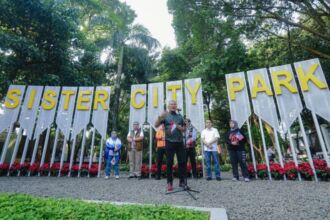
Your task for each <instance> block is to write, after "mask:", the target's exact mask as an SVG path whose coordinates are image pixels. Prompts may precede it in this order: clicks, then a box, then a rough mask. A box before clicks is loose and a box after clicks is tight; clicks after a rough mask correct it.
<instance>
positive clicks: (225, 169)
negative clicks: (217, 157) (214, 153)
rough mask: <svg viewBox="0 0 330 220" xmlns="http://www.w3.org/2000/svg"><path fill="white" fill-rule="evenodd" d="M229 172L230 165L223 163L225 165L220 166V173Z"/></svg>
mask: <svg viewBox="0 0 330 220" xmlns="http://www.w3.org/2000/svg"><path fill="white" fill-rule="evenodd" d="M230 170H231V165H230V164H228V163H225V164H223V165H221V171H222V172H228V171H230Z"/></svg>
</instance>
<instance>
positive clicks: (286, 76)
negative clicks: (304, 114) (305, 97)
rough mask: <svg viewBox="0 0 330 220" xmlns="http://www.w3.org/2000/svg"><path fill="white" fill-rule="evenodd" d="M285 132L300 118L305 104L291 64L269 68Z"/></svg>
mask: <svg viewBox="0 0 330 220" xmlns="http://www.w3.org/2000/svg"><path fill="white" fill-rule="evenodd" d="M269 71H270V76H271V80H272V83H273V87H274V92H275V98H276V101H277V106H278V110H279V113H280V118H281V126H280V129H281V130H282V131H283V133H286V132H287V130H288V129H289V128H290V127H291V125H292V124H293V122H294V121H295V120H296V119H297V118H298V116H299V114H300V112H301V111H302V110H303V106H302V103H301V100H300V96H299V93H298V87H297V84H296V81H295V80H294V75H293V71H292V68H291V65H290V64H287V65H282V66H275V67H271V68H269Z"/></svg>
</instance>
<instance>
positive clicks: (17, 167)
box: [9, 162, 20, 176]
mask: <svg viewBox="0 0 330 220" xmlns="http://www.w3.org/2000/svg"><path fill="white" fill-rule="evenodd" d="M19 170H20V164H19V163H17V162H14V163H13V164H12V165H11V167H10V168H9V175H10V176H17V174H18V171H19Z"/></svg>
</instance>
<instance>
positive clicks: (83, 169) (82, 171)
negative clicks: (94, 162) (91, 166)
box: [80, 163, 88, 177]
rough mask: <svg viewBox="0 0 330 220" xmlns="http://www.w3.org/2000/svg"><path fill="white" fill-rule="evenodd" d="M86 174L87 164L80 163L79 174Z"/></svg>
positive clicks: (83, 175)
mask: <svg viewBox="0 0 330 220" xmlns="http://www.w3.org/2000/svg"><path fill="white" fill-rule="evenodd" d="M87 175H88V164H85V163H84V164H81V168H80V176H81V177H85V176H87Z"/></svg>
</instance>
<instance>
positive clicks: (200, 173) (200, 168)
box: [141, 163, 203, 178]
mask: <svg viewBox="0 0 330 220" xmlns="http://www.w3.org/2000/svg"><path fill="white" fill-rule="evenodd" d="M166 169H167V166H166V164H162V167H161V175H162V177H166ZM196 171H197V175H198V177H203V166H202V165H201V164H196ZM149 173H151V176H152V177H154V176H156V174H157V164H152V165H151V169H149V166H148V165H147V164H142V166H141V176H142V178H148V177H149ZM173 176H174V177H178V176H179V167H178V165H177V164H176V165H173ZM191 176H192V167H191V165H190V164H189V163H188V164H187V177H191Z"/></svg>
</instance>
